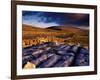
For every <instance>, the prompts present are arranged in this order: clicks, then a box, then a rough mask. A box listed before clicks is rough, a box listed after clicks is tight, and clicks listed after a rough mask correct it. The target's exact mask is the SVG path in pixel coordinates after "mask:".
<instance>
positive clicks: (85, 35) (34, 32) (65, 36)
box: [22, 24, 89, 47]
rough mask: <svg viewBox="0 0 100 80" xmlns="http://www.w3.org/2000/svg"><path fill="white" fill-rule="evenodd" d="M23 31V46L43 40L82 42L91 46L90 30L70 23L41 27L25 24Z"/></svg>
mask: <svg viewBox="0 0 100 80" xmlns="http://www.w3.org/2000/svg"><path fill="white" fill-rule="evenodd" d="M22 33H23V35H22V36H23V37H22V39H23V44H22V45H23V47H27V46H32V45H36V44H40V43H43V42H62V43H64V44H69V43H70V44H78V43H80V44H81V45H82V46H86V47H88V46H89V42H88V41H89V30H88V29H81V28H78V27H74V26H70V25H65V26H51V27H48V28H39V27H35V26H30V25H25V24H23V25H22Z"/></svg>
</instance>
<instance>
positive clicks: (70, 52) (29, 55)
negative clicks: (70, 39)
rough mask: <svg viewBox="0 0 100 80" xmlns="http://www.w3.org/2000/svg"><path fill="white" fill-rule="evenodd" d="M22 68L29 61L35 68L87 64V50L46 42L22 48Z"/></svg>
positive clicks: (76, 46) (75, 46)
mask: <svg viewBox="0 0 100 80" xmlns="http://www.w3.org/2000/svg"><path fill="white" fill-rule="evenodd" d="M22 52H23V53H22V63H23V68H24V67H25V65H26V64H27V62H30V63H32V64H34V65H35V66H36V68H50V67H68V66H88V65H89V50H88V49H86V48H83V47H81V46H78V45H65V44H60V43H59V45H58V44H56V43H54V42H46V43H43V44H39V45H36V46H31V47H27V48H23V49H22Z"/></svg>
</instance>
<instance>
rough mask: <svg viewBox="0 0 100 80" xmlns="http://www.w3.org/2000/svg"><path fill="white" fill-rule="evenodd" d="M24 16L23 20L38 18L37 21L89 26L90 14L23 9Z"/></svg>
mask: <svg viewBox="0 0 100 80" xmlns="http://www.w3.org/2000/svg"><path fill="white" fill-rule="evenodd" d="M22 16H23V22H24V21H25V20H29V19H30V20H32V19H33V21H34V20H36V21H37V22H43V23H57V24H59V25H69V24H70V25H81V26H89V14H82V13H60V12H59V13H56V12H40V11H23V12H22Z"/></svg>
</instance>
